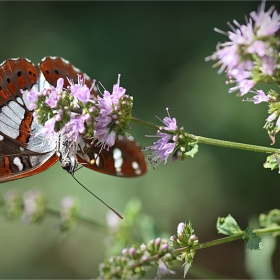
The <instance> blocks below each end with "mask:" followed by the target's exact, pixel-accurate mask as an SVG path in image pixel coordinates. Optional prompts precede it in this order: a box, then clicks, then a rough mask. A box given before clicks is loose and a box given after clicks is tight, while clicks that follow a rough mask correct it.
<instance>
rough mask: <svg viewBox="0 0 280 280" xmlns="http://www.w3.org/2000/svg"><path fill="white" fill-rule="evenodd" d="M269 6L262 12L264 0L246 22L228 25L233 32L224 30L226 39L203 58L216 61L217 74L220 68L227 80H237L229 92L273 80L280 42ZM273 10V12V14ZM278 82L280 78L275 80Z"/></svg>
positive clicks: (242, 92) (276, 21) (279, 18)
mask: <svg viewBox="0 0 280 280" xmlns="http://www.w3.org/2000/svg"><path fill="white" fill-rule="evenodd" d="M273 11H274V7H271V8H270V9H269V10H268V11H267V12H265V1H263V2H262V3H261V6H260V7H259V9H258V12H251V13H250V19H249V20H248V21H247V23H246V24H245V25H240V24H239V23H238V22H237V21H235V20H234V21H233V23H234V24H235V25H236V27H234V26H232V25H231V24H230V23H229V24H228V25H229V27H230V28H231V29H232V31H228V32H223V31H221V30H219V29H217V28H215V29H214V30H215V31H216V32H219V33H221V34H223V35H226V36H228V38H229V40H230V41H228V42H225V43H222V44H220V43H219V44H218V46H217V51H215V52H214V53H213V54H212V55H211V56H209V57H206V59H205V60H206V61H209V60H213V61H216V60H217V61H218V62H217V63H216V64H214V67H216V66H220V70H219V71H218V74H220V73H222V72H223V71H225V72H226V75H227V77H228V79H229V81H228V82H227V83H236V86H234V87H232V88H230V89H229V92H234V91H237V90H238V91H240V94H239V95H240V96H243V95H245V94H247V93H248V92H249V91H250V90H251V89H252V88H253V87H254V85H255V84H256V83H258V82H260V81H272V77H273V75H274V73H275V70H276V66H277V62H278V47H279V44H280V41H279V38H278V37H277V34H276V32H277V31H278V30H279V28H280V16H279V14H278V12H277V11H274V12H273ZM272 12H273V14H272ZM277 82H278V83H280V80H279V81H277Z"/></svg>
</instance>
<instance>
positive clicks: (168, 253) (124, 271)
mask: <svg viewBox="0 0 280 280" xmlns="http://www.w3.org/2000/svg"><path fill="white" fill-rule="evenodd" d="M174 259H175V256H173V251H172V249H170V248H169V245H168V243H167V241H166V240H162V239H161V238H156V239H155V240H151V241H150V242H149V243H148V244H142V245H141V246H140V248H136V247H135V246H132V247H130V248H125V249H123V250H122V255H121V256H117V257H110V258H108V259H106V260H105V261H104V262H103V263H101V264H100V266H99V272H100V274H99V275H100V277H101V279H112V278H121V279H137V278H142V277H143V276H145V274H146V272H147V271H148V270H149V269H151V268H152V267H154V266H157V267H158V273H157V278H160V277H161V276H163V275H167V274H169V273H171V274H174V271H172V270H171V269H170V267H171V265H172V262H173V260H174Z"/></svg>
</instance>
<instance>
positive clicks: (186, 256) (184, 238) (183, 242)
mask: <svg viewBox="0 0 280 280" xmlns="http://www.w3.org/2000/svg"><path fill="white" fill-rule="evenodd" d="M170 241H171V243H172V245H173V247H174V248H183V247H186V248H187V250H186V251H184V252H183V253H181V254H180V255H179V257H178V259H179V260H181V261H184V265H183V266H184V267H185V273H184V274H185V275H186V273H187V271H188V269H189V268H190V267H191V265H192V262H193V259H194V255H195V250H194V248H193V247H194V246H195V245H197V244H198V238H197V237H196V235H195V233H194V228H193V225H192V223H191V221H190V219H189V217H187V219H186V222H185V223H183V222H182V223H179V225H178V227H177V236H176V235H173V236H171V237H170Z"/></svg>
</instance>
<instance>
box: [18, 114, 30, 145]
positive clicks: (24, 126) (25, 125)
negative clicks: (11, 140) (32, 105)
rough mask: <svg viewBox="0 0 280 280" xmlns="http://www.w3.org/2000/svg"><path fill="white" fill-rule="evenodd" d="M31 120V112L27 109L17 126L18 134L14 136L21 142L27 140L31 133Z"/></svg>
mask: <svg viewBox="0 0 280 280" xmlns="http://www.w3.org/2000/svg"><path fill="white" fill-rule="evenodd" d="M32 120H33V117H32V114H31V113H30V112H29V111H26V112H25V115H24V119H23V120H22V121H21V123H20V126H19V135H18V137H17V138H16V139H17V140H19V141H20V142H22V143H27V142H28V139H29V137H30V135H31V123H32Z"/></svg>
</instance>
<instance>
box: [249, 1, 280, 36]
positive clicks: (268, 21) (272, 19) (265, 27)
mask: <svg viewBox="0 0 280 280" xmlns="http://www.w3.org/2000/svg"><path fill="white" fill-rule="evenodd" d="M264 10H265V1H262V3H261V5H260V7H259V10H258V12H251V13H250V16H251V18H252V19H253V20H254V21H255V27H257V36H259V37H263V36H270V35H273V34H275V33H276V32H277V31H278V30H279V28H280V16H279V14H278V13H277V11H276V10H275V11H274V12H273V10H274V7H273V6H272V7H270V9H269V10H268V11H267V12H265V11H264ZM272 12H273V14H272ZM271 14H272V16H271Z"/></svg>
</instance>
